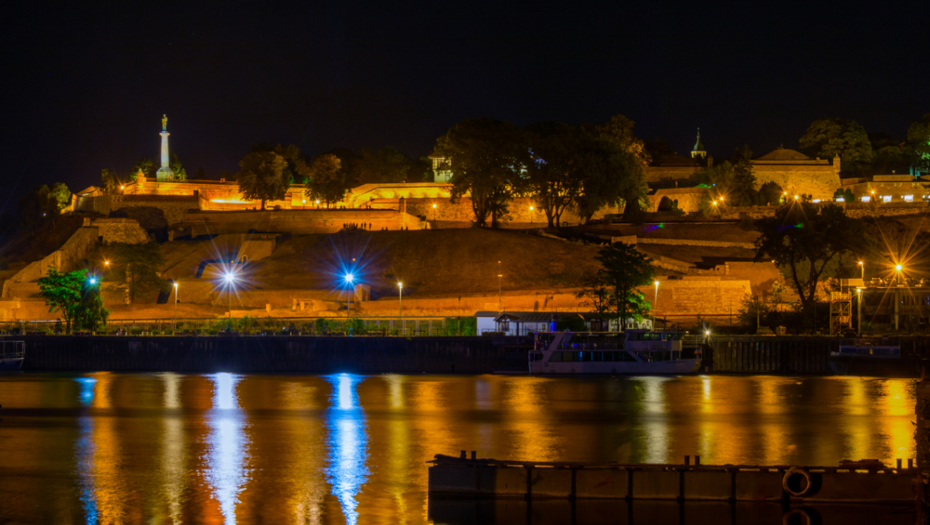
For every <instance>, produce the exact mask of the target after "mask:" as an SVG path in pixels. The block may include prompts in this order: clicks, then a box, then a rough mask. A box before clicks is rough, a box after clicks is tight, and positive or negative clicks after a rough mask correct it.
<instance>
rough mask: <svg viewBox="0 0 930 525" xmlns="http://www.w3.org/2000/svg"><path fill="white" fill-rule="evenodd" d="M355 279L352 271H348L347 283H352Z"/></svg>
mask: <svg viewBox="0 0 930 525" xmlns="http://www.w3.org/2000/svg"><path fill="white" fill-rule="evenodd" d="M354 280H355V276H354V275H352V274H351V273H347V274H346V282H347V283H349V284H352V281H354Z"/></svg>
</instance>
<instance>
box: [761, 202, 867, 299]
mask: <svg viewBox="0 0 930 525" xmlns="http://www.w3.org/2000/svg"><path fill="white" fill-rule="evenodd" d="M755 227H756V230H757V231H758V232H759V237H758V239H756V257H755V260H756V261H763V260H774V261H775V264H777V265H778V267H779V269H780V270H781V271H782V273H783V274H784V275H785V277H786V278H787V279H788V282H789V283H790V284H791V286H792V288H794V290H795V292H797V294H798V297H799V298H800V301H801V304H802V306H804V307H806V306H807V305H810V304H813V302H814V301H815V300H816V297H817V284H818V283H819V282H820V281H821V280H822V279H824V278H827V277H832V276H833V275H834V274H836V273H837V270H838V269H839V268H840V267H841V266H842V265H844V264H845V263H847V260H851V259H852V257H853V253H854V252H859V253H862V252H863V251H864V250H865V249H866V248H867V247H868V246H869V245H870V242H871V241H870V237H869V236H868V234H867V232H866V229H865V225H864V223H863V222H862V221H861V220H859V219H853V218H850V217H847V216H846V212H845V211H844V210H843V208H841V207H840V206H837V205H835V204H825V205H816V204H812V203H809V202H804V201H795V202H792V203H789V204H786V205H784V206H781V207H780V208H779V209H778V210H776V212H775V214H774V215H773V216H772V217H764V218H761V219H758V220H756V222H755Z"/></svg>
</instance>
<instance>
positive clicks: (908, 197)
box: [904, 195, 914, 202]
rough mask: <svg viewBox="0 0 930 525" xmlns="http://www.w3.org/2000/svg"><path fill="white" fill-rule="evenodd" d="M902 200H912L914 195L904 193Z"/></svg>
mask: <svg viewBox="0 0 930 525" xmlns="http://www.w3.org/2000/svg"><path fill="white" fill-rule="evenodd" d="M904 202H914V196H913V195H905V196H904Z"/></svg>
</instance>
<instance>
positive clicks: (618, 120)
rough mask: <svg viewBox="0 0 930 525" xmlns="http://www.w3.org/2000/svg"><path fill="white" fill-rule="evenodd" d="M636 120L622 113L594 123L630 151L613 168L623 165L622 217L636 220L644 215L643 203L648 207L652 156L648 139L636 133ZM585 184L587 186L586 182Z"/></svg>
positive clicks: (608, 138) (611, 140)
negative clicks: (647, 169)
mask: <svg viewBox="0 0 930 525" xmlns="http://www.w3.org/2000/svg"><path fill="white" fill-rule="evenodd" d="M634 124H635V123H634V122H633V121H632V120H630V119H628V118H626V117H625V116H623V115H615V116H613V117H611V119H610V120H609V121H608V122H605V123H603V124H599V125H597V126H595V130H596V132H597V134H598V136H599V137H600V138H601V139H602V140H604V141H606V142H608V143H610V144H613V145H614V146H616V147H617V148H619V149H620V151H622V152H624V153H626V155H627V158H625V159H624V160H622V161H620V162H617V165H616V166H615V167H614V169H618V168H622V171H621V172H620V174H622V182H621V181H617V182H620V184H619V191H618V193H619V195H620V199H621V200H622V201H623V204H624V208H623V217H624V219H626V220H629V221H633V222H637V221H639V220H640V219H641V218H642V214H643V209H644V207H648V204H647V203H646V194H647V193H649V188H648V186H646V166H648V165H649V163H650V162H652V159H651V158H650V156H649V153H648V152H647V151H646V145H645V143H643V141H642V140H640V139H638V138H636V136H635V135H633V126H634ZM618 160H619V159H618ZM585 187H586V188H587V185H586V186H585Z"/></svg>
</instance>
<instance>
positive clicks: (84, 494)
mask: <svg viewBox="0 0 930 525" xmlns="http://www.w3.org/2000/svg"><path fill="white" fill-rule="evenodd" d="M74 381H75V382H76V383H77V384H78V386H79V387H80V393H79V394H78V401H80V403H81V404H82V405H84V406H90V404H91V403H93V402H94V385H95V384H97V380H96V379H94V378H92V377H76V378H74ZM78 421H79V423H78V425H79V427H80V434H79V435H78V439H77V442H76V443H75V455H76V456H77V458H76V459H77V470H78V477H79V478H80V481H79V483H80V486H81V496H80V498H81V506H82V507H83V508H84V516H85V517H86V518H87V523H97V520H98V518H99V513H98V512H97V498H96V497H95V496H94V473H93V468H94V418H93V417H92V416H90V415H87V414H85V415H82V416H80V417H79V418H78Z"/></svg>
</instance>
